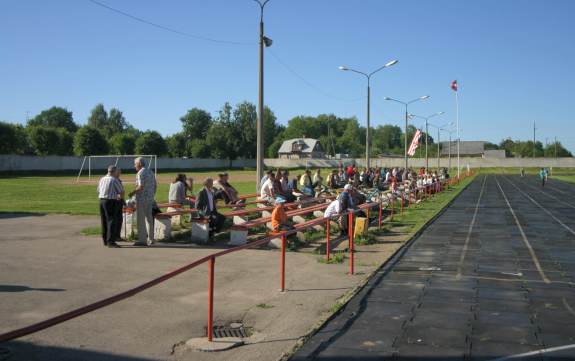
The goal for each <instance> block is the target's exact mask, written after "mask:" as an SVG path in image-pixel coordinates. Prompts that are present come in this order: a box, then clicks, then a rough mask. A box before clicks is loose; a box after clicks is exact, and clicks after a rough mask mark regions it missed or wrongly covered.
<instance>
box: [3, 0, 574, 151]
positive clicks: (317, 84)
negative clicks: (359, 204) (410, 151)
mask: <svg viewBox="0 0 575 361" xmlns="http://www.w3.org/2000/svg"><path fill="white" fill-rule="evenodd" d="M100 1H101V2H103V3H105V4H108V5H110V6H113V7H115V8H118V9H120V10H123V11H126V12H128V13H131V14H133V15H135V16H139V17H141V18H144V19H147V20H149V21H153V22H155V23H158V24H162V25H165V26H168V27H171V28H174V29H177V30H179V31H182V32H187V33H192V34H197V35H200V36H205V37H212V38H216V39H224V40H229V41H234V42H241V43H247V45H227V44H216V43H211V42H207V41H202V40H197V39H194V38H190V37H185V36H181V35H177V34H173V33H170V32H166V31H162V30H159V29H157V28H154V27H152V26H148V25H145V24H142V23H139V22H136V21H134V20H131V19H129V18H126V17H123V16H121V15H118V14H116V13H114V12H111V11H109V10H107V9H104V8H102V7H99V6H97V5H95V4H93V3H91V2H90V1H88V0H52V1H41V0H36V1H32V0H3V1H1V2H0V44H1V46H2V55H1V56H0V120H5V121H12V122H24V121H25V118H26V112H29V113H30V115H31V116H33V115H35V114H37V113H38V112H39V111H41V110H43V109H45V108H48V107H50V106H52V105H58V106H63V107H67V108H68V109H70V110H72V111H73V113H74V118H75V120H76V121H77V122H78V123H81V124H83V123H85V122H86V118H87V116H88V114H89V111H90V109H91V108H92V107H93V106H94V105H95V104H96V103H99V102H101V103H104V105H105V106H106V108H110V107H118V108H120V109H121V110H122V111H123V112H124V114H125V116H126V118H127V120H128V121H129V122H130V123H132V124H133V125H134V126H136V127H138V128H140V129H155V130H159V131H160V132H161V133H162V134H163V135H168V134H172V133H174V132H177V131H179V130H180V128H181V126H180V121H179V117H180V116H181V115H183V114H184V113H185V112H186V110H187V109H189V108H192V107H200V108H203V109H206V110H208V111H210V112H212V113H214V114H215V113H216V112H217V110H218V109H219V108H220V107H221V106H222V104H223V103H224V102H226V101H229V102H230V103H232V104H235V103H238V102H241V101H243V100H248V101H251V102H254V103H256V102H257V90H258V88H257V85H258V83H257V71H258V67H257V66H258V63H257V60H258V57H257V56H258V53H257V37H258V21H259V9H258V7H257V5H256V4H255V2H253V1H252V0H202V1H199V0H173V1H162V2H160V1H150V0H146V1H144V0H139V1H136V0H100ZM574 13H575V1H571V0H553V1H549V0H547V1H545V0H482V1H461V0H434V1H429V0H402V1H387V0H271V1H270V2H269V4H268V5H267V7H266V14H265V23H266V34H267V36H269V37H270V38H272V39H273V40H274V44H273V46H272V47H271V48H269V49H270V50H271V51H272V52H273V54H272V53H270V51H266V70H265V71H266V92H265V94H266V104H267V105H269V106H270V107H271V108H272V110H273V111H274V112H275V114H276V115H277V117H278V119H279V121H280V122H281V123H286V122H287V121H288V120H289V119H290V118H291V117H293V116H296V115H301V114H306V115H316V114H320V113H334V114H337V115H340V116H353V115H355V116H357V117H358V119H359V121H360V122H361V123H362V124H365V100H364V99H363V97H364V96H365V80H364V79H363V78H361V77H360V76H358V75H356V74H353V73H350V72H342V71H338V69H337V67H338V66H339V65H347V66H350V67H354V68H357V69H361V70H365V71H371V70H373V69H376V68H378V67H379V66H381V65H383V64H384V63H386V62H388V61H389V60H391V59H398V60H399V63H398V64H397V65H395V66H394V67H392V68H389V69H385V70H384V71H382V72H380V73H378V74H377V75H375V76H374V78H373V84H372V125H373V126H377V125H379V124H387V123H391V124H402V112H403V109H402V108H401V106H399V105H398V104H394V103H392V102H385V101H383V97H384V96H390V97H393V98H397V99H405V100H407V99H412V98H416V97H418V96H420V95H424V94H429V95H431V98H430V99H429V100H428V101H426V102H421V103H418V104H414V105H413V107H412V108H411V109H410V111H411V112H412V113H415V114H421V115H428V114H432V113H435V112H438V111H445V112H446V114H445V115H444V116H443V119H438V120H437V121H436V122H437V123H447V122H450V121H453V120H454V119H455V106H454V98H453V92H452V91H451V90H450V89H449V84H450V82H451V80H453V79H456V78H457V79H458V80H459V83H460V92H459V96H460V120H461V128H462V139H467V140H488V141H493V142H499V141H500V140H501V139H502V138H504V137H509V136H510V137H512V138H514V139H530V138H531V137H532V124H533V120H535V121H537V124H538V125H537V128H538V131H537V138H538V139H539V140H541V141H543V142H545V139H546V138H548V139H549V141H551V140H552V138H553V137H555V136H557V137H558V139H559V140H560V141H562V142H563V143H564V144H565V145H566V146H567V147H568V148H569V149H570V150H571V151H572V152H573V151H575V134H574V132H573V130H574V127H573V114H575V112H573V111H572V110H570V105H571V104H573V98H572V96H573V90H572V86H573V85H574V84H575V75H574V72H573V70H572V66H573V64H575V41H573V39H575V26H574V25H573V22H572V16H573V14H574ZM273 55H275V56H276V57H278V58H279V59H281V62H283V63H284V64H287V65H288V66H289V68H290V69H291V70H292V71H294V72H296V73H297V74H299V76H301V77H303V78H304V79H305V80H306V81H307V83H305V82H303V81H302V80H301V79H300V78H298V77H296V76H294V74H293V73H291V72H290V71H288V70H287V69H286V68H285V67H284V66H283V65H282V64H281V63H280V62H279V61H278V60H277V59H276V58H275V57H274V56H273ZM309 83H311V84H313V86H310V85H309ZM318 89H319V90H318ZM436 119H437V118H436ZM420 123H421V121H416V122H415V125H417V126H420ZM434 133H435V132H434ZM432 134H433V133H432ZM433 135H434V134H433Z"/></svg>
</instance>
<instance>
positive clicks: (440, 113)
mask: <svg viewBox="0 0 575 361" xmlns="http://www.w3.org/2000/svg"><path fill="white" fill-rule="evenodd" d="M442 114H445V112H438V113H435V114H431V115H430V116H427V117H422V116H420V115H415V114H410V115H411V116H412V117H415V118H419V119H423V120H425V170H428V169H429V158H428V155H427V135H428V134H429V131H428V123H429V119H431V118H433V117H437V116H439V115H442Z"/></svg>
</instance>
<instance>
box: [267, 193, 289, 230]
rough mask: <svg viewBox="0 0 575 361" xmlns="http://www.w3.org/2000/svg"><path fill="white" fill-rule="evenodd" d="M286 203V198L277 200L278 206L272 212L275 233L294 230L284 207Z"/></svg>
mask: <svg viewBox="0 0 575 361" xmlns="http://www.w3.org/2000/svg"><path fill="white" fill-rule="evenodd" d="M285 201H286V200H285V199H284V198H280V197H278V198H276V201H275V203H276V205H275V207H274V210H273V211H272V230H273V231H274V232H279V231H289V230H292V229H293V226H292V225H291V224H290V222H289V219H288V216H287V214H286V210H285V206H284V203H285Z"/></svg>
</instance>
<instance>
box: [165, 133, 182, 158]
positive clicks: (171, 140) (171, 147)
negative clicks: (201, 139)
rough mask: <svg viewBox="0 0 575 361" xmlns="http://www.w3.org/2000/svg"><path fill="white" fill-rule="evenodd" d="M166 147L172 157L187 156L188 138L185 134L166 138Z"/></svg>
mask: <svg viewBox="0 0 575 361" xmlns="http://www.w3.org/2000/svg"><path fill="white" fill-rule="evenodd" d="M166 145H167V147H168V154H169V156H170V157H174V158H180V157H184V156H186V155H187V149H186V136H185V135H184V134H183V133H176V134H173V135H171V136H168V137H166Z"/></svg>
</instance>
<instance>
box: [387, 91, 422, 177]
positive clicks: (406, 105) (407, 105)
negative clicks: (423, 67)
mask: <svg viewBox="0 0 575 361" xmlns="http://www.w3.org/2000/svg"><path fill="white" fill-rule="evenodd" d="M425 99H429V95H424V96H422V97H419V98H417V99H413V100H410V101H408V102H402V101H401V100H397V99H393V98H390V97H385V98H383V100H390V101H392V102H396V103H399V104H403V105H404V106H405V137H404V138H405V139H404V143H405V144H404V145H405V151H404V157H405V170H407V165H408V164H407V123H408V122H409V112H408V107H409V104H411V103H415V102H417V101H420V100H425Z"/></svg>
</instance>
